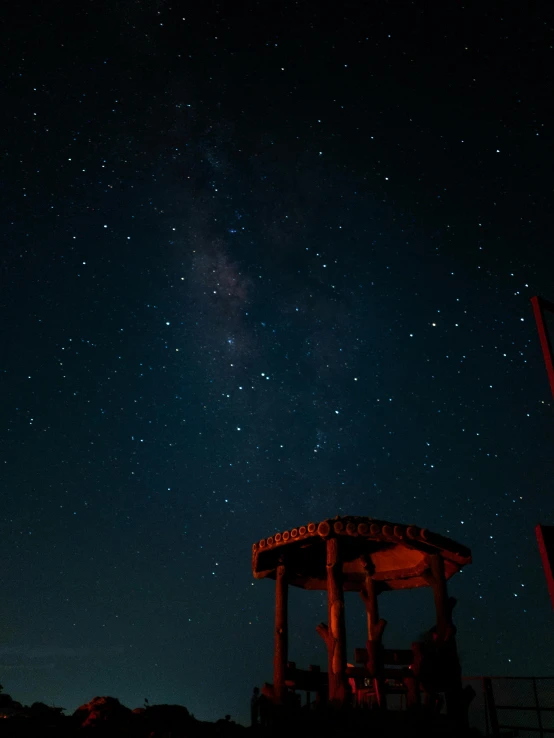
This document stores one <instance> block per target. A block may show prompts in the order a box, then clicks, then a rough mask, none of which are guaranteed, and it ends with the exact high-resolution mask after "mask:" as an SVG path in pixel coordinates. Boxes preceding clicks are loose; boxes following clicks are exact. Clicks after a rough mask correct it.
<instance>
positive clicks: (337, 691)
mask: <svg viewBox="0 0 554 738" xmlns="http://www.w3.org/2000/svg"><path fill="white" fill-rule="evenodd" d="M342 587H343V578H342V560H341V557H340V550H339V541H338V539H337V538H334V537H332V538H328V539H327V611H328V618H329V626H328V635H327V649H328V656H329V702H330V704H331V705H333V706H335V707H341V706H342V705H344V703H345V701H346V695H347V691H346V626H345V622H344V591H343V588H342Z"/></svg>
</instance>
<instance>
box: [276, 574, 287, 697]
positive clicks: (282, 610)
mask: <svg viewBox="0 0 554 738" xmlns="http://www.w3.org/2000/svg"><path fill="white" fill-rule="evenodd" d="M288 599H289V591H288V584H287V578H286V570H285V564H284V563H283V562H282V561H281V563H280V564H279V565H278V567H277V577H276V579H275V650H274V652H273V684H274V689H275V702H276V703H277V704H278V705H283V704H284V702H285V696H286V691H287V688H286V684H285V672H286V668H287V660H288V612H287V611H288Z"/></svg>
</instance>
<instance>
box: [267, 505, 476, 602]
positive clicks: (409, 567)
mask: <svg viewBox="0 0 554 738" xmlns="http://www.w3.org/2000/svg"><path fill="white" fill-rule="evenodd" d="M332 537H336V538H339V539H341V540H342V541H343V543H342V544H341V545H342V547H343V548H344V550H345V565H344V573H345V590H347V591H348V590H351V591H360V590H361V589H362V588H363V582H364V581H365V573H366V571H367V570H368V569H371V570H372V572H373V578H374V579H375V581H380V582H381V584H382V586H383V588H385V589H405V588H413V587H421V586H429V585H428V582H427V581H426V572H427V569H428V563H427V556H428V555H430V554H438V555H439V556H440V557H441V558H442V559H443V561H444V568H445V576H446V578H447V579H449V578H450V577H451V576H452V575H453V574H455V573H456V572H457V571H459V570H460V569H461V568H462V567H463V566H465V565H466V564H468V563H470V562H471V551H470V550H469V549H468V548H466V547H465V546H463V545H462V544H460V543H457V542H455V541H453V540H452V539H450V538H446V537H445V536H442V535H439V534H437V533H433V532H432V531H429V530H428V529H427V528H422V527H420V526H417V525H406V524H402V523H394V522H392V521H388V520H379V519H375V518H373V517H370V516H361V515H341V516H339V515H337V516H335V517H333V518H331V517H329V518H325V519H324V520H322V521H321V522H319V523H315V522H310V523H308V524H307V525H301V526H298V527H294V528H290V529H287V530H284V531H283V532H279V533H275V534H274V535H272V536H268V537H267V538H262V539H261V540H260V541H258V542H256V543H254V544H253V547H252V571H253V574H254V577H255V578H256V579H263V578H266V577H269V578H272V579H274V578H275V576H276V574H275V572H276V569H277V566H278V565H279V562H280V561H281V560H282V559H283V557H284V558H286V559H287V560H288V562H289V564H290V565H291V569H292V573H291V575H290V580H289V581H290V584H292V585H293V586H297V587H302V588H304V589H325V584H324V580H325V576H324V571H323V569H322V568H321V561H322V559H321V557H319V556H317V555H316V553H315V550H314V551H312V549H315V548H317V547H318V546H321V545H322V543H323V542H324V541H325V540H327V539H329V538H332ZM318 562H319V563H318ZM289 570H290V569H289Z"/></svg>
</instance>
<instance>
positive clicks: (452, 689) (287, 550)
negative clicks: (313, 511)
mask: <svg viewBox="0 0 554 738" xmlns="http://www.w3.org/2000/svg"><path fill="white" fill-rule="evenodd" d="M470 562H471V552H470V550H469V549H468V548H466V547H465V546H462V545H461V544H459V543H456V542H455V541H452V540H451V539H449V538H445V537H444V536H441V535H438V534H436V533H431V532H430V531H428V530H427V529H425V528H420V527H418V526H415V525H403V524H399V523H391V522H388V521H384V520H374V519H373V518H370V517H361V516H344V517H339V516H337V517H335V518H330V519H326V520H323V521H322V522H320V523H319V524H317V523H309V524H308V525H301V526H299V527H298V528H291V529H290V530H285V531H283V532H282V533H276V534H274V535H272V536H269V537H268V538H262V539H261V540H260V541H258V542H257V543H254V545H253V547H252V571H253V574H254V577H255V578H256V579H264V578H269V579H274V580H275V648H274V666H273V682H274V683H273V691H272V698H273V700H274V702H275V703H276V704H281V705H282V704H284V702H285V698H286V694H287V690H288V688H289V687H291V686H292V688H293V689H306V690H309V689H313V690H314V691H317V689H318V686H317V685H319V688H320V687H321V685H322V684H324V683H325V682H326V684H327V692H328V694H327V697H328V700H329V704H331V705H333V706H342V705H344V704H345V703H346V702H348V701H349V700H350V699H351V690H350V689H349V684H348V681H349V679H350V680H352V679H355V678H357V677H358V678H363V680H364V681H365V682H366V683H367V682H368V679H369V680H370V681H373V683H374V689H375V693H376V695H377V698H378V702H379V704H380V705H381V706H384V704H385V700H384V699H383V697H384V693H385V683H386V679H387V676H388V674H389V672H390V669H389V671H387V666H388V665H391V664H396V665H398V664H400V665H403V666H405V667H406V668H404V669H403V670H402V669H401V670H398V669H395V670H394V674H395V675H398V674H402V675H403V677H405V680H404V681H405V683H406V686H407V692H408V696H410V695H411V697H412V703H413V702H417V703H418V702H419V699H420V689H421V688H423V689H425V682H426V681H427V683H428V684H429V683H433V684H434V685H435V688H436V685H437V679H438V681H439V682H441V684H442V686H441V684H439V687H438V689H437V691H444V693H445V696H446V701H447V708H448V711H449V713H451V714H454V713H458V712H459V706H460V704H461V702H462V700H461V676H460V669H459V662H458V657H457V651H456V644H455V628H454V627H453V624H452V608H453V606H454V604H455V600H454V599H453V598H449V597H448V593H447V581H448V579H450V577H452V576H453V574H455V573H456V572H458V571H459V570H460V569H461V568H462V567H463V566H464V565H465V564H469V563H470ZM289 585H290V586H294V587H300V588H302V589H307V590H327V602H328V623H327V624H325V623H321V624H320V625H318V626H317V631H318V633H319V634H320V635H321V636H322V638H323V639H324V641H325V643H326V646H327V653H328V674H327V679H326V680H323V679H322V675H321V676H319V677H318V678H316V674H315V673H314V674H313V676H312V677H310V674H309V672H300V670H297V669H296V668H295V667H294V665H293V664H289V662H288V615H287V609H288V586H289ZM416 587H429V588H431V589H432V591H433V597H434V602H435V610H436V627H435V628H433V634H432V637H433V646H432V650H433V654H434V656H433V658H431V657H430V656H429V653H430V651H429V650H427V651H426V650H425V649H424V648H423V646H424V644H417V643H414V644H413V646H412V650H411V651H405V652H400V651H390V650H389V651H387V650H385V649H384V648H383V646H382V637H383V631H384V629H385V626H386V621H384V620H383V619H381V618H380V617H379V603H378V595H379V594H380V593H381V592H383V591H386V590H397V589H412V588H416ZM344 592H359V593H360V595H361V597H362V599H363V602H364V605H365V609H366V612H367V634H368V640H367V643H366V649H365V650H364V649H356V661H357V662H358V663H362V664H363V665H362V666H361V667H360V666H348V665H347V654H346V631H345V618H344ZM422 654H423V656H422ZM431 664H432V666H433V668H434V669H435V671H438V672H440V674H435V675H433V674H431V675H430V670H429V666H430V665H431ZM316 671H317V670H316V669H314V672H316ZM426 674H427V676H425V675H426Z"/></svg>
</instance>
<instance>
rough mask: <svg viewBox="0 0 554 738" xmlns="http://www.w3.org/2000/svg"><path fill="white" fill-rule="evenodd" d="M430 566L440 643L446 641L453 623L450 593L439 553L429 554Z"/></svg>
mask: <svg viewBox="0 0 554 738" xmlns="http://www.w3.org/2000/svg"><path fill="white" fill-rule="evenodd" d="M428 561H429V568H430V569H431V576H432V580H431V586H432V587H433V597H434V599H435V610H436V613H437V636H438V640H439V642H440V643H442V642H444V640H445V638H446V634H447V633H448V630H449V626H450V624H451V617H450V607H449V605H448V593H447V591H446V577H445V574H444V561H443V559H442V556H439V555H438V554H430V555H429V556H428Z"/></svg>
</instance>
